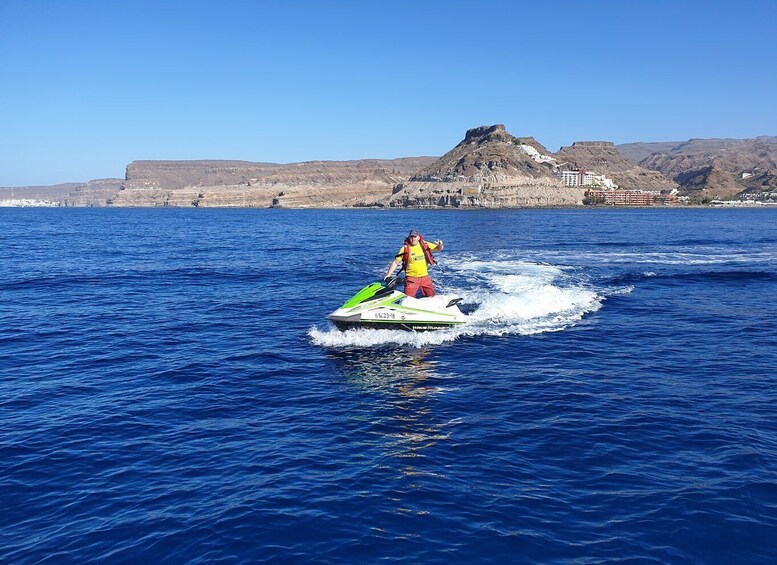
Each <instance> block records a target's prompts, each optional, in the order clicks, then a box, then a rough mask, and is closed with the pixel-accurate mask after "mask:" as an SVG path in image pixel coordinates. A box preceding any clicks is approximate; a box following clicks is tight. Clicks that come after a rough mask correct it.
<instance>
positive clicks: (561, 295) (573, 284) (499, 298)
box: [308, 258, 630, 348]
mask: <svg viewBox="0 0 777 565" xmlns="http://www.w3.org/2000/svg"><path fill="white" fill-rule="evenodd" d="M446 268H447V270H446V273H445V274H446V279H452V280H455V281H456V282H454V283H453V285H452V286H451V287H446V288H445V293H446V294H456V295H457V296H461V297H462V298H463V299H464V304H466V305H470V306H472V305H475V308H474V310H473V311H471V312H470V313H469V315H468V317H469V321H468V322H467V323H466V324H464V325H462V326H459V327H456V328H451V329H447V330H437V331H433V332H419V333H415V332H407V331H402V330H397V331H393V330H372V329H366V328H359V329H354V330H348V331H345V332H343V331H339V330H337V329H335V328H332V327H329V328H327V329H320V328H318V327H313V328H311V329H310V330H309V332H308V335H309V336H310V338H311V339H312V341H313V343H315V344H316V345H320V346H323V347H334V348H340V347H374V346H378V345H384V344H399V345H410V346H414V347H422V346H426V345H435V344H440V343H444V342H448V341H454V340H456V339H459V338H461V337H463V336H499V335H508V334H516V335H532V334H538V333H544V332H553V331H560V330H563V329H565V328H568V327H570V326H572V325H574V324H576V323H577V322H578V321H579V320H580V319H581V318H583V316H585V315H586V314H588V313H590V312H595V311H596V310H598V309H599V308H601V305H602V301H603V300H604V297H605V295H604V294H603V293H602V292H597V291H596V290H594V289H592V288H589V287H588V286H587V285H586V283H585V281H584V280H583V278H582V277H580V276H578V277H576V276H575V275H574V273H572V274H568V273H567V272H566V270H565V269H564V268H563V267H560V266H556V265H547V264H541V263H531V262H525V261H514V260H500V259H496V260H492V261H470V260H463V259H455V258H453V259H450V260H448V261H447V262H446ZM624 291H625V292H629V291H630V289H628V288H627V289H620V292H624Z"/></svg>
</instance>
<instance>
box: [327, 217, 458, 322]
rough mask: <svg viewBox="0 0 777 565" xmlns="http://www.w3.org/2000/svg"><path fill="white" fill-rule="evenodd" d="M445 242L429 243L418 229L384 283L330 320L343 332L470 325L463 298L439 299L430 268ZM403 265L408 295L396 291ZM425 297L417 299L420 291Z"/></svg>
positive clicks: (366, 289)
mask: <svg viewBox="0 0 777 565" xmlns="http://www.w3.org/2000/svg"><path fill="white" fill-rule="evenodd" d="M442 248H443V243H442V241H440V240H437V241H436V242H434V243H428V244H427V243H426V242H425V241H424V238H423V237H422V236H421V234H420V233H418V231H416V230H412V231H411V232H410V235H408V237H407V238H406V239H405V244H404V246H403V247H402V248H401V249H400V250H399V252H397V254H396V256H395V258H394V260H393V261H392V262H391V265H389V268H388V271H387V272H386V278H384V279H383V284H381V283H377V282H376V283H372V284H370V285H368V286H366V287H364V288H363V289H362V290H360V291H359V292H358V293H356V295H355V296H354V297H353V298H351V299H350V300H349V301H348V302H346V303H345V304H343V306H342V307H341V308H338V309H337V310H335V311H334V312H332V313H331V314H330V315H329V319H330V320H331V321H332V322H333V323H334V324H335V325H336V326H337V327H338V328H339V329H341V330H344V329H349V328H353V327H370V328H394V329H404V330H415V331H421V330H432V329H440V328H449V327H452V326H457V325H460V324H463V323H465V322H466V319H467V318H466V316H465V315H464V314H463V313H462V312H461V310H459V307H458V303H459V302H461V300H462V299H461V298H458V297H451V296H436V293H435V290H434V285H433V284H432V279H431V277H430V276H429V273H428V269H427V265H434V264H435V263H436V261H435V259H434V256H433V255H432V251H433V250H437V251H442ZM400 261H401V262H402V269H400V272H402V271H405V275H406V276H405V293H404V294H403V293H401V292H399V291H398V290H396V286H397V282H398V281H397V278H396V277H394V276H392V273H393V272H394V269H395V268H396V267H397V265H398V264H399V263H400ZM419 290H420V291H421V293H422V294H423V298H420V299H419V298H416V297H415V296H416V294H417V293H418V291H419Z"/></svg>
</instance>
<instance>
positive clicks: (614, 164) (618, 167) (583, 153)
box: [555, 141, 677, 191]
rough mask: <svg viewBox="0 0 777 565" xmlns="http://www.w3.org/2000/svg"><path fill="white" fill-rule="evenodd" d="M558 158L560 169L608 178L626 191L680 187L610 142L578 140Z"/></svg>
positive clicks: (561, 151)
mask: <svg viewBox="0 0 777 565" xmlns="http://www.w3.org/2000/svg"><path fill="white" fill-rule="evenodd" d="M555 157H556V161H557V163H558V165H559V166H560V167H572V168H580V169H585V170H587V171H593V172H595V173H596V174H598V175H605V176H606V177H608V178H611V179H612V180H613V181H615V183H616V184H617V185H618V187H619V188H622V189H626V190H637V189H640V190H663V191H668V190H672V189H673V188H677V183H675V182H673V181H671V180H670V179H668V178H666V177H665V176H664V175H663V174H661V173H660V172H657V171H654V170H650V169H647V168H644V167H641V166H639V165H637V164H636V163H635V162H634V161H631V160H630V159H627V158H626V157H624V156H623V155H621V154H620V153H619V152H618V150H617V149H616V148H615V144H614V143H612V142H610V141H576V142H575V143H573V144H572V145H571V146H569V147H562V148H561V149H560V150H559V151H558V152H557V153H556V154H555Z"/></svg>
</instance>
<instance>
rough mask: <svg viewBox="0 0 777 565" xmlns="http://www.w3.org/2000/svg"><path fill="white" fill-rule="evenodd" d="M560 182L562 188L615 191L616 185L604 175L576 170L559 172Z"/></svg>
mask: <svg viewBox="0 0 777 565" xmlns="http://www.w3.org/2000/svg"><path fill="white" fill-rule="evenodd" d="M561 182H562V183H564V186H601V187H604V188H611V189H615V188H618V185H617V184H615V183H614V182H613V181H612V179H610V178H607V177H606V176H604V175H595V174H593V173H592V172H590V171H585V170H583V169H579V170H578V169H576V170H573V171H561Z"/></svg>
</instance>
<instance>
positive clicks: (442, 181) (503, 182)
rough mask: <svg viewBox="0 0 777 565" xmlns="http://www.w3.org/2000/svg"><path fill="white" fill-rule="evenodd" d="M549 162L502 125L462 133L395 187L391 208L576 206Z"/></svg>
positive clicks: (579, 198) (577, 197) (576, 196)
mask: <svg viewBox="0 0 777 565" xmlns="http://www.w3.org/2000/svg"><path fill="white" fill-rule="evenodd" d="M555 168H556V166H555V158H554V157H553V156H552V155H551V154H550V152H549V151H548V150H547V149H546V148H545V147H543V146H542V145H541V144H540V143H538V142H537V141H536V140H535V139H534V138H532V137H514V136H512V135H510V134H509V133H508V132H507V131H506V130H505V128H504V126H503V125H501V124H497V125H493V126H481V127H477V128H473V129H470V130H468V131H467V132H466V134H465V136H464V139H463V140H462V141H461V142H460V143H459V144H458V145H456V147H454V148H453V149H452V150H450V151H449V152H448V153H446V154H445V155H443V156H442V157H440V159H438V160H437V161H435V162H434V163H432V164H430V165H429V166H428V167H426V168H424V169H422V170H420V171H419V172H418V173H416V174H415V175H413V176H412V177H411V178H410V180H409V181H408V182H405V183H402V184H400V185H397V187H395V190H394V194H393V195H392V196H391V198H390V199H389V200H388V205H389V206H392V207H420V208H443V207H453V208H519V207H520V208H524V207H536V206H578V205H582V203H583V196H584V191H583V190H580V189H577V188H569V187H565V186H563V185H562V183H561V180H560V178H559V177H558V176H557V175H555V174H554V170H555Z"/></svg>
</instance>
